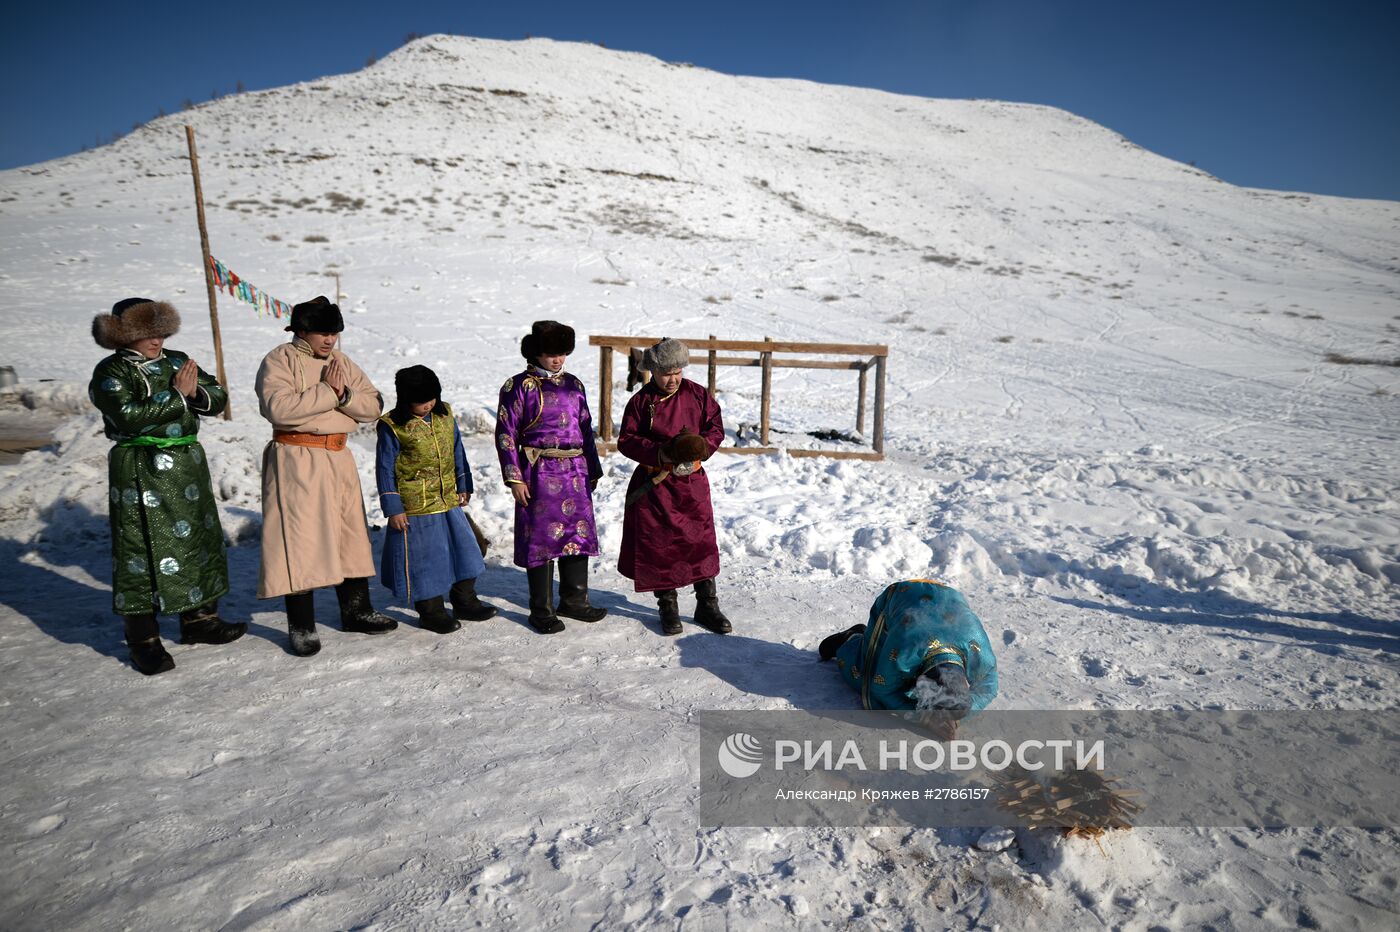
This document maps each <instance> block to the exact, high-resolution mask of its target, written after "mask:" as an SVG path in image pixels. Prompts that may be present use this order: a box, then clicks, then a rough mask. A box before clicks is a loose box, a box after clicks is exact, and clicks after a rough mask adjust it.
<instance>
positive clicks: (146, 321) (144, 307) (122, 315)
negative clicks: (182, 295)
mask: <svg viewBox="0 0 1400 932" xmlns="http://www.w3.org/2000/svg"><path fill="white" fill-rule="evenodd" d="M179 332H180V312H179V311H177V310H175V308H174V306H173V305H170V304H167V303H165V302H164V301H153V300H151V299H150V298H126V299H125V300H122V301H118V302H117V303H116V304H113V305H112V312H111V313H110V314H98V315H97V316H96V317H94V318H93V319H92V338H93V339H94V340H96V341H97V345H98V346H100V347H102V348H103V349H109V350H115V349H121V348H122V347H123V346H130V345H131V344H133V343H135V342H136V341H137V340H145V339H148V338H150V337H170V336H174V335H175V334H177V333H179Z"/></svg>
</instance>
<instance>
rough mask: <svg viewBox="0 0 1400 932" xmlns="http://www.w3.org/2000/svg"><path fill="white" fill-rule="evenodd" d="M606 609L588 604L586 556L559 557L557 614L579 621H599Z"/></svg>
mask: <svg viewBox="0 0 1400 932" xmlns="http://www.w3.org/2000/svg"><path fill="white" fill-rule="evenodd" d="M607 613H608V610H607V609H606V608H599V607H598V606H596V605H589V604H588V558H587V557H560V558H559V614H561V615H563V616H564V617H565V618H577V619H578V620H579V621H599V620H600V619H602V618H603V617H604V616H605V615H607Z"/></svg>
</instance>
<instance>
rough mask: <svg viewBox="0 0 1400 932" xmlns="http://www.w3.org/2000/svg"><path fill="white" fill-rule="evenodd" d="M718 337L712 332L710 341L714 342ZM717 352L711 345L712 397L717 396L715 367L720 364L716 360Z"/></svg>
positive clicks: (710, 381) (710, 375) (710, 379)
mask: <svg viewBox="0 0 1400 932" xmlns="http://www.w3.org/2000/svg"><path fill="white" fill-rule="evenodd" d="M716 339H718V338H717V337H716V336H715V335H714V334H713V333H712V334H710V341H711V342H714V341H715V340H716ZM716 352H717V350H715V348H714V347H713V346H711V347H710V359H709V363H710V366H709V370H710V371H709V383H710V397H711V398H713V397H715V369H716V368H717V366H718V363H717V362H716V358H715V353H716Z"/></svg>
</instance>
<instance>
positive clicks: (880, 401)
mask: <svg viewBox="0 0 1400 932" xmlns="http://www.w3.org/2000/svg"><path fill="white" fill-rule="evenodd" d="M873 433H874V435H875V436H874V437H872V438H871V443H870V445H871V446H872V447H874V448H875V452H876V453H878V454H880V455H881V456H884V455H885V357H884V356H876V357H875V429H874V431H873Z"/></svg>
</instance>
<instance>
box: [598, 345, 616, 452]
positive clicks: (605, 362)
mask: <svg viewBox="0 0 1400 932" xmlns="http://www.w3.org/2000/svg"><path fill="white" fill-rule="evenodd" d="M612 354H613V351H612V347H611V346H600V347H599V348H598V406H599V408H600V409H601V410H599V412H598V436H599V437H601V438H603V439H604V440H611V439H612V438H613V423H612Z"/></svg>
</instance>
